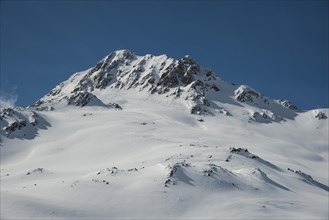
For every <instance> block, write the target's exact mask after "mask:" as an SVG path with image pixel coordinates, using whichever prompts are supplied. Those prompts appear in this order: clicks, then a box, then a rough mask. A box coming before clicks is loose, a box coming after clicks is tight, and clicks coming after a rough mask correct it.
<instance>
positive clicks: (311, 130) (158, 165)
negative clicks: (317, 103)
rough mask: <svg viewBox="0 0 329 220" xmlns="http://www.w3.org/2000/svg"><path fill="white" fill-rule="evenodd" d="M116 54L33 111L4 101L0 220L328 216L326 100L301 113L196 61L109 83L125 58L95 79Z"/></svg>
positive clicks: (115, 57) (161, 57) (39, 104)
mask: <svg viewBox="0 0 329 220" xmlns="http://www.w3.org/2000/svg"><path fill="white" fill-rule="evenodd" d="M123 52H124V51H119V52H116V54H117V55H118V54H119V55H120V54H121V55H122V53H123ZM125 53H128V52H125ZM121 55H120V56H121ZM128 55H129V54H128ZM128 55H127V56H128ZM111 56H112V57H111ZM120 56H119V58H120ZM132 56H134V57H135V58H136V57H137V56H135V55H133V54H132V55H129V56H128V57H126V58H123V60H121V61H122V62H123V63H126V62H128V63H129V62H130V61H127V59H128V58H129V59H130V60H134V59H135V58H133V57H132ZM109 57H111V59H112V60H117V59H118V57H117V56H114V55H109ZM145 57H151V58H152V57H153V56H151V55H147V56H145ZM145 57H144V58H145ZM144 58H138V57H137V58H136V59H137V60H138V59H144ZM151 58H150V59H151ZM156 59H159V62H160V61H161V62H160V64H161V63H162V62H164V61H163V60H161V59H164V60H170V59H171V58H166V57H165V56H159V57H157V58H156ZM188 59H191V58H188ZM109 60H110V59H109V58H108V60H107V61H106V59H105V60H104V61H103V62H101V64H97V65H96V67H97V68H96V67H95V68H94V69H92V71H91V70H88V71H87V72H81V73H78V74H76V75H74V76H72V77H71V79H70V80H69V81H66V82H64V83H62V84H61V86H59V87H58V88H57V89H55V90H52V91H53V92H52V93H53V94H55V95H48V96H45V97H44V98H42V99H41V101H39V102H38V103H37V104H36V105H34V107H31V108H30V109H13V110H12V111H11V110H8V109H7V110H4V109H2V110H1V129H2V130H1V141H2V142H1V148H0V150H1V218H2V219H11V218H12V219H17V218H29V219H35V218H66V219H67V218H75V219H77V218H78V219H80V218H87V219H98V218H109V219H110V218H134V219H138V218H175V219H176V218H199V219H207V218H208V219H221V218H226V219H227V218H234V219H237V218H249V219H255V218H258V219H265V218H274V219H278V218H284V219H289V218H293V219H301V218H304V219H327V218H328V205H329V204H328V203H329V202H328V191H329V188H328V185H329V184H328V179H329V178H328V119H327V116H328V113H329V112H328V109H318V110H312V111H307V112H305V111H301V110H298V109H297V108H295V107H294V106H293V105H292V104H291V103H290V102H288V101H286V102H285V101H283V100H280V101H275V100H272V99H270V98H267V97H265V96H263V95H261V94H260V93H259V92H256V91H255V90H253V89H251V88H249V87H247V86H233V85H230V84H228V83H225V82H224V81H222V80H220V79H216V78H214V80H215V81H214V82H213V83H214V84H212V83H211V84H209V85H206V83H205V81H202V80H200V82H201V83H199V84H198V85H194V84H193V82H198V81H196V80H198V79H196V78H197V77H201V75H200V76H199V75H198V74H199V73H196V72H198V71H199V70H200V71H201V69H202V68H200V67H199V68H200V69H199V70H198V68H197V67H196V64H195V63H192V64H191V65H192V66H194V70H193V71H194V72H193V71H192V70H191V68H190V66H189V65H190V64H186V63H185V64H186V66H181V67H179V68H178V67H177V71H178V73H175V74H176V75H175V74H174V73H171V74H168V76H170V77H169V78H175V77H177V76H179V77H178V78H176V79H178V81H175V80H173V81H172V80H169V81H168V82H178V84H171V86H168V84H165V83H164V82H163V81H162V83H160V84H156V85H158V86H159V87H157V86H155V87H153V88H152V85H151V84H150V85H148V86H149V89H146V90H145V89H142V87H140V85H143V84H142V83H139V84H138V85H137V84H136V88H133V86H132V87H131V88H128V87H129V86H127V84H125V85H123V86H122V88H120V86H119V87H118V88H115V86H114V87H113V88H112V87H111V85H113V84H111V83H117V82H118V81H120V80H117V81H113V82H112V81H111V80H112V79H111V80H106V79H109V75H108V76H106V77H105V76H104V75H107V73H109V72H110V73H111V74H112V75H111V76H112V77H113V79H114V78H115V77H118V75H117V73H118V72H116V71H117V69H118V68H119V67H120V65H119V64H118V65H117V66H116V67H115V68H116V70H115V71H114V70H112V69H111V70H109V69H107V70H106V71H105V72H104V73H103V75H102V77H105V78H102V79H100V78H97V77H96V78H97V79H98V81H97V80H96V81H97V82H98V83H95V82H96V81H92V79H94V78H92V76H91V75H93V74H95V73H97V71H101V67H103V66H104V65H105V64H104V63H107V64H106V65H110V63H111V62H110V61H109ZM151 60H152V59H151ZM105 61H106V62H105ZM121 61H120V62H121ZM134 62H135V61H134ZM136 62H137V61H136ZM138 62H141V61H140V60H138ZM152 62H153V61H152ZM172 62H176V61H173V60H172ZM177 62H178V61H177ZM189 62H190V61H189ZM191 62H192V61H191ZM146 63H147V62H146V61H145V63H144V64H143V68H144V70H145V69H147V67H145V65H146ZM165 63H166V62H165ZM182 63H184V62H183V61H182ZM185 64H184V65H185ZM112 65H113V64H112ZM130 65H131V68H133V67H132V66H133V64H130ZM163 65H164V66H166V65H167V64H163ZM168 65H169V64H168ZM175 65H176V64H175ZM177 65H179V64H177ZM154 66H156V65H155V64H154ZM106 68H107V67H106ZM106 68H105V69H106ZM120 68H121V67H120ZM120 68H119V69H120ZM122 68H123V67H122ZM127 68H128V67H127ZM134 68H138V67H137V65H136V66H135V67H134ZM155 68H157V67H155ZM164 68H165V67H164ZM192 69H193V68H192ZM126 71H127V72H129V71H128V69H127V70H126ZM154 71H155V72H153V73H154V74H153V75H152V78H153V79H154V80H155V82H159V81H161V78H163V79H164V78H165V77H164V76H163V77H162V75H161V74H160V75H158V74H159V70H154ZM175 71H176V70H175ZM175 71H174V72H175ZM179 71H183V72H179ZM188 71H192V72H191V74H192V75H191V76H192V78H193V80H192V78H191V79H190V80H188V79H187V78H184V74H185V73H186V72H188ZM88 72H89V73H88ZM160 72H161V71H160ZM204 73H205V74H206V72H204ZM84 74H91V75H88V76H86V75H84ZM172 74H174V75H172ZM193 74H194V75H193ZM141 75H143V74H141ZM146 75H147V74H146ZM132 76H133V74H132ZM132 76H130V77H132ZM180 76H182V77H180ZM187 76H188V74H187V75H186V77H187ZM88 77H91V78H88ZM123 77H125V76H123ZM149 77H151V75H149ZM201 78H202V77H201ZM82 79H84V80H82ZM89 79H90V80H89ZM138 79H141V78H140V77H139V78H138ZM81 80H82V81H81ZM104 80H105V81H106V82H107V83H102V82H101V81H104ZM128 81H129V82H130V80H128ZM128 81H125V82H128ZM137 81H138V80H137ZM137 81H136V82H137ZM210 81H212V80H210ZM82 82H89V83H82ZM121 82H123V80H121ZM136 82H135V83H136ZM184 82H185V83H184ZM96 85H99V86H100V87H99V88H97V86H96ZM134 85H135V84H134ZM213 85H215V86H216V87H217V88H218V91H216V90H217V89H214V87H212V86H213ZM102 86H104V88H101V87H102ZM78 87H79V88H81V89H77V90H75V88H78ZM90 88H92V89H90ZM145 88H146V87H145ZM151 88H152V89H151ZM160 88H161V89H160ZM211 88H212V89H211ZM154 89H155V90H154ZM167 89H168V91H166V90H167ZM200 89H201V90H200ZM153 90H154V91H156V92H152V91H153ZM171 90H173V91H176V94H181V95H176V94H175V95H171V94H172V92H171ZM159 91H161V92H159ZM164 91H165V92H164ZM186 97H192V98H191V99H189V98H186ZM193 97H194V98H193ZM205 99H206V100H207V101H205V102H203V101H204V100H205ZM202 100H203V101H202ZM197 105H199V107H197V108H195V110H196V111H194V112H193V111H187V109H189V110H191V109H193V106H197ZM197 110H198V111H197ZM6 112H9V113H6ZM190 113H192V114H190ZM32 115H33V116H34V118H35V119H36V120H37V121H39V123H38V124H34V123H29V116H31V117H32ZM32 118H33V117H32ZM32 118H30V119H31V120H32ZM23 120H25V121H26V123H25V126H21V127H19V126H16V127H15V126H14V127H15V129H14V128H13V127H10V126H12V124H13V123H14V122H15V121H18V122H22V121H23ZM32 122H33V121H32ZM23 124H24V123H23ZM38 126H39V127H38ZM11 128H13V129H11ZM24 134H25V136H24Z"/></svg>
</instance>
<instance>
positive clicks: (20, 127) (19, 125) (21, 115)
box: [0, 108, 49, 139]
mask: <svg viewBox="0 0 329 220" xmlns="http://www.w3.org/2000/svg"><path fill="white" fill-rule="evenodd" d="M0 122H1V123H0V124H1V126H0V133H1V135H4V136H6V137H8V138H27V139H32V138H34V137H35V135H36V134H37V131H38V129H45V128H46V127H48V126H49V124H48V123H47V122H46V121H45V120H44V119H43V118H42V117H41V116H39V115H38V114H37V113H36V112H34V111H33V110H31V109H26V108H3V109H1V110H0Z"/></svg>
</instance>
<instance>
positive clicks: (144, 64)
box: [33, 50, 298, 122]
mask: <svg viewBox="0 0 329 220" xmlns="http://www.w3.org/2000/svg"><path fill="white" fill-rule="evenodd" d="M116 90H134V91H136V93H140V92H141V91H144V93H141V95H143V94H145V92H146V93H148V94H150V95H152V94H156V95H161V96H165V97H167V98H169V99H170V98H171V99H177V100H181V102H183V103H185V104H184V105H186V106H187V107H188V109H189V111H190V113H192V114H211V115H213V114H215V113H216V112H219V113H223V112H224V113H225V114H227V115H231V114H230V113H229V110H227V109H226V106H227V105H226V103H232V104H234V105H237V106H242V107H246V108H252V109H256V110H252V113H250V118H252V120H254V119H255V115H263V117H264V118H265V119H266V120H265V122H273V121H281V120H284V119H285V118H286V119H287V118H293V117H294V116H296V112H297V111H298V109H297V107H295V106H294V105H293V104H292V103H291V102H289V101H287V100H273V99H271V98H268V97H265V96H263V95H262V94H261V93H259V92H257V91H256V90H254V89H252V88H250V87H248V86H245V85H241V86H235V85H232V84H229V83H227V82H225V81H223V80H221V79H220V78H219V77H218V76H217V75H216V74H215V73H214V72H213V71H212V70H210V69H207V68H203V67H201V66H200V65H199V64H198V63H197V62H196V61H195V60H194V59H193V58H192V57H191V56H190V55H185V56H184V57H182V58H181V59H179V60H176V59H174V58H171V57H169V56H167V55H160V56H154V55H152V54H146V55H144V56H140V55H136V54H135V53H133V52H131V51H129V50H117V51H114V52H112V53H110V54H109V55H107V56H106V57H104V58H103V59H102V60H101V61H99V62H98V63H97V64H96V65H95V66H94V67H92V68H90V69H88V70H86V71H82V72H79V73H76V74H74V75H72V76H71V77H70V78H69V79H68V80H67V81H64V82H62V83H60V84H59V85H58V86H56V87H55V88H54V89H53V90H51V91H50V93H49V94H47V95H46V96H45V97H43V98H41V99H40V100H39V101H37V102H36V103H35V104H34V105H33V107H35V108H37V109H49V108H50V107H49V106H51V107H52V108H53V107H55V106H56V105H57V103H64V104H65V103H66V104H67V105H75V106H86V105H97V103H100V106H107V104H108V103H107V101H106V100H102V98H101V97H98V96H99V95H100V94H101V96H102V97H104V94H111V93H112V92H113V91H116ZM91 101H92V102H93V104H88V103H89V102H91ZM112 104H113V103H112ZM262 121H264V120H263V119H262Z"/></svg>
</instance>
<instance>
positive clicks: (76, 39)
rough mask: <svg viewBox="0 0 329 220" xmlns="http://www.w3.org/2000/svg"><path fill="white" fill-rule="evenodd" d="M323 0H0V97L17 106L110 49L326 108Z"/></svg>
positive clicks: (325, 15) (309, 106)
mask: <svg viewBox="0 0 329 220" xmlns="http://www.w3.org/2000/svg"><path fill="white" fill-rule="evenodd" d="M328 11H329V9H328V1H318V0H312V1H279V0H277V1H275V0H273V1H234V0H233V1H201V0H200V1H91V0H90V1H74V0H71V1H60V0H58V1H17V0H14V1H3V0H1V57H0V59H1V99H2V100H4V99H9V100H7V101H12V102H15V99H16V98H17V102H16V105H18V106H27V105H30V104H32V103H34V102H35V101H36V100H38V99H39V98H41V97H42V96H43V95H45V94H46V93H48V92H49V91H50V90H51V89H52V88H53V87H55V86H56V85H57V84H58V83H60V82H62V81H64V80H66V79H67V78H68V77H69V76H70V75H72V74H73V73H75V72H78V71H81V70H85V69H87V68H90V67H92V66H94V65H95V64H96V63H97V62H98V61H99V60H100V59H102V58H103V57H104V56H106V55H107V54H109V53H110V52H112V51H114V50H117V49H128V50H131V51H133V52H136V54H138V55H144V54H146V53H151V54H154V55H160V54H168V55H169V56H171V57H174V58H177V59H179V58H181V57H182V56H184V55H186V54H189V55H191V56H192V57H194V58H195V59H196V61H197V62H198V63H199V64H200V65H202V66H204V67H209V68H211V69H213V70H214V71H215V72H216V73H217V74H218V75H219V76H220V77H221V78H222V79H224V80H226V81H228V82H232V83H236V84H246V85H249V86H251V87H253V88H254V89H256V90H257V91H259V92H261V93H262V94H264V95H265V96H268V97H271V98H275V99H279V98H282V99H289V100H291V101H292V102H293V103H295V104H296V105H297V106H298V107H300V108H301V109H313V108H328V107H329V104H328Z"/></svg>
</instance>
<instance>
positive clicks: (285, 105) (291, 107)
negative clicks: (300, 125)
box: [277, 99, 299, 111]
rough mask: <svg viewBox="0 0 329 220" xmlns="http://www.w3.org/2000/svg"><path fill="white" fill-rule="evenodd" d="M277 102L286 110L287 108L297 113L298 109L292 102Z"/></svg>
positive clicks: (281, 100)
mask: <svg viewBox="0 0 329 220" xmlns="http://www.w3.org/2000/svg"><path fill="white" fill-rule="evenodd" d="M277 102H278V103H279V104H280V105H282V106H284V107H286V108H289V109H291V110H293V111H299V109H298V108H297V107H296V106H295V105H294V104H293V103H292V102H290V101H289V100H283V99H280V100H277Z"/></svg>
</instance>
